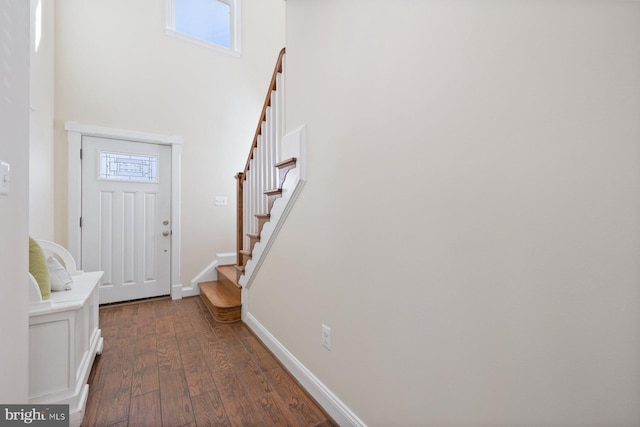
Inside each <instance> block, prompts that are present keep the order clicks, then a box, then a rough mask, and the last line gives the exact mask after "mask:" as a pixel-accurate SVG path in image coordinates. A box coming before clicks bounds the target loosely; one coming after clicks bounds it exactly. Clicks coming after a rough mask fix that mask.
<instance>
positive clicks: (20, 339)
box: [0, 1, 29, 404]
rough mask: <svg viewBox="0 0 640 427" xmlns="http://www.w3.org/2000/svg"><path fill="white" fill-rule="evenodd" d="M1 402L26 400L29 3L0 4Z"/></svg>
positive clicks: (27, 346) (27, 385) (27, 376)
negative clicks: (0, 192)
mask: <svg viewBox="0 0 640 427" xmlns="http://www.w3.org/2000/svg"><path fill="white" fill-rule="evenodd" d="M0 28H2V31H0V50H1V51H2V55H0V81H1V82H2V84H0V160H2V161H4V162H7V163H9V164H10V165H11V182H10V184H9V185H10V189H9V195H8V196H0V232H1V234H2V238H1V239H0V294H1V295H2V298H0V343H2V344H1V345H0V402H2V403H5V404H6V403H16V404H18V403H26V402H27V400H28V391H29V390H28V387H29V381H28V379H29V375H28V360H29V357H28V350H29V341H28V337H29V335H28V324H29V319H28V314H27V313H28V294H29V291H28V290H29V279H28V271H29V255H28V254H29V247H28V234H29V220H28V217H29V2H25V1H12V2H6V1H5V2H0Z"/></svg>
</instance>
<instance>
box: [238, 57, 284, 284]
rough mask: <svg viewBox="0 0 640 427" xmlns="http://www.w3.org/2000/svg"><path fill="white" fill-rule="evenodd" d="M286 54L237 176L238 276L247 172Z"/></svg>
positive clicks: (243, 260)
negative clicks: (245, 158)
mask: <svg viewBox="0 0 640 427" xmlns="http://www.w3.org/2000/svg"><path fill="white" fill-rule="evenodd" d="M285 52H286V49H285V48H282V50H281V51H280V54H279V55H278V61H277V62H276V67H275V69H274V70H273V76H272V77H271V83H269V90H268V91H267V96H266V99H265V100H264V104H263V106H262V113H260V118H259V120H258V127H257V128H256V131H255V133H254V135H253V141H252V143H251V148H250V149H249V156H248V157H247V163H246V164H245V166H244V170H243V171H242V172H239V173H238V174H237V175H236V181H237V183H236V185H237V191H236V196H237V213H236V228H237V230H236V247H237V252H236V256H237V261H236V264H237V266H238V275H240V274H241V272H242V271H244V264H245V257H244V255H243V252H244V251H243V246H244V245H243V240H244V235H245V230H244V227H245V224H244V209H245V206H244V191H245V188H244V186H245V181H246V180H247V172H248V171H249V166H250V164H251V160H252V159H253V155H254V151H255V149H256V147H257V146H258V139H259V138H258V137H259V136H260V135H261V134H262V123H263V122H264V121H266V119H267V108H268V107H269V106H270V105H271V94H272V92H273V91H274V90H276V86H277V81H278V74H279V73H282V67H283V64H282V62H283V59H284V54H285ZM238 278H239V277H238Z"/></svg>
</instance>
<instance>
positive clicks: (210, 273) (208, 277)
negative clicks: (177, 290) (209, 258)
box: [182, 252, 237, 297]
mask: <svg viewBox="0 0 640 427" xmlns="http://www.w3.org/2000/svg"><path fill="white" fill-rule="evenodd" d="M236 258H237V255H236V253H235V252H225V253H221V254H216V259H215V260H214V261H213V262H211V264H209V265H207V266H206V267H205V268H204V269H203V270H202V271H201V272H200V273H198V274H197V275H196V277H194V278H193V279H191V284H190V286H188V287H183V288H182V296H183V297H192V296H195V295H200V287H199V286H198V283H201V282H212V281H215V280H218V271H217V270H216V267H217V266H219V265H230V264H235V263H236Z"/></svg>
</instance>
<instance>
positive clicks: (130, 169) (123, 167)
mask: <svg viewBox="0 0 640 427" xmlns="http://www.w3.org/2000/svg"><path fill="white" fill-rule="evenodd" d="M100 179H102V180H107V181H135V182H158V157H157V156H152V155H142V154H126V153H114V152H111V151H100Z"/></svg>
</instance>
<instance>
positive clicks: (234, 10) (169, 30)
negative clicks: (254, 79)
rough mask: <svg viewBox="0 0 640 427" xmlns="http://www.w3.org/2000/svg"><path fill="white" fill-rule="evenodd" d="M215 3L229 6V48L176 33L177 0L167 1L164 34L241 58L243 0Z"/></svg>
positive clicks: (227, 0) (222, 0)
mask: <svg viewBox="0 0 640 427" xmlns="http://www.w3.org/2000/svg"><path fill="white" fill-rule="evenodd" d="M215 1H219V2H221V3H225V4H227V5H229V9H230V13H231V22H230V25H231V28H230V31H229V36H230V39H231V40H230V43H229V45H230V46H229V47H225V46H221V45H219V44H215V43H212V42H209V41H207V40H203V39H200V38H198V37H193V36H190V35H188V34H184V33H181V32H179V31H176V29H175V28H176V24H175V2H176V0H165V7H166V13H165V16H166V20H165V28H164V32H165V34H167V35H169V36H172V37H175V38H178V39H180V40H185V41H188V42H191V43H194V44H197V45H199V46H203V47H206V48H208V49H213V50H216V51H218V52H223V53H227V54H229V55H233V56H240V33H241V32H240V22H241V19H240V17H241V13H240V9H241V7H240V6H241V5H240V3H241V0H215Z"/></svg>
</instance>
